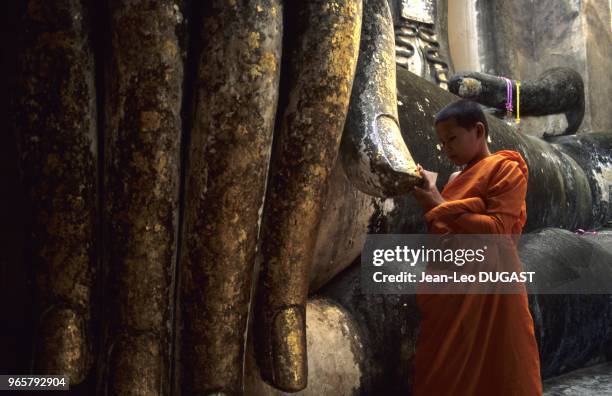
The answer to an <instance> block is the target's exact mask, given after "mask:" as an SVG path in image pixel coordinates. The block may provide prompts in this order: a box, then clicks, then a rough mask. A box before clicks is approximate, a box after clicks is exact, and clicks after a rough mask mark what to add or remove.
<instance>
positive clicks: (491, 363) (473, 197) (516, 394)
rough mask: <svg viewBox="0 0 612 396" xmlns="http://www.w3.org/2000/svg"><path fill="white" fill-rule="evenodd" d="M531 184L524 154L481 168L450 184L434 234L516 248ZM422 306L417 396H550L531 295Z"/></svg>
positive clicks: (433, 220) (432, 213) (426, 299)
mask: <svg viewBox="0 0 612 396" xmlns="http://www.w3.org/2000/svg"><path fill="white" fill-rule="evenodd" d="M527 180H528V170H527V165H526V163H525V161H524V160H523V158H522V157H521V155H520V154H519V153H518V152H516V151H511V150H501V151H498V152H496V153H494V154H492V155H490V156H487V157H485V158H483V159H481V160H479V161H478V162H476V163H475V164H473V165H471V166H470V167H469V168H467V169H465V170H464V171H462V172H461V173H460V174H459V175H458V176H457V177H455V178H454V179H453V180H451V181H450V182H449V183H447V185H446V186H445V187H444V189H443V190H442V192H441V195H442V197H443V198H444V199H445V200H446V201H447V202H445V203H443V204H440V205H438V206H436V207H434V208H433V209H431V210H429V211H428V212H427V213H426V214H425V219H426V221H427V223H428V226H429V230H430V232H431V233H436V234H514V235H512V239H513V241H514V242H515V243H516V241H517V239H518V236H519V235H520V233H521V231H522V228H523V226H524V224H525V221H526V219H527V210H526V205H525V195H526V192H527ZM511 245H512V244H511ZM512 249H513V251H514V253H516V250H515V247H514V245H512ZM515 257H516V260H517V264H518V265H519V266H520V262H519V261H518V254H515ZM417 304H418V307H419V310H420V311H421V314H422V319H421V324H420V332H419V339H418V343H417V351H416V356H415V372H414V387H413V394H414V395H416V396H434V395H435V396H443V395H455V396H457V395H495V396H505V395H507V396H511V395H512V396H537V395H541V394H542V382H541V377H540V359H539V352H538V347H537V344H536V339H535V332H534V324H533V318H532V316H531V313H530V312H529V306H528V302H527V295H526V293H522V294H461V295H457V294H418V295H417Z"/></svg>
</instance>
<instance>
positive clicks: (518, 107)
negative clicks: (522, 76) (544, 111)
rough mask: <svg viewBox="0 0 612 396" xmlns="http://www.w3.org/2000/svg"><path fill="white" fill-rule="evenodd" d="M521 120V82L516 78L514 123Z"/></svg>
mask: <svg viewBox="0 0 612 396" xmlns="http://www.w3.org/2000/svg"><path fill="white" fill-rule="evenodd" d="M520 122H521V82H520V81H518V80H516V123H517V124H519V123H520Z"/></svg>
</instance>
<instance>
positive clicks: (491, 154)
mask: <svg viewBox="0 0 612 396" xmlns="http://www.w3.org/2000/svg"><path fill="white" fill-rule="evenodd" d="M495 154H496V153H490V154H489V155H485V156H484V157H482V158H481V159H479V160H478V161H476V162H474V163H473V164H472V165H470V166H466V167H465V168H464V169H462V170H461V172H459V175H461V174H463V173H464V172H466V171H468V170H470V169H472V168H473V167H474V166H475V165H477V164H479V163H481V162H482V160H484V159H487V158H489V157H492V156H494V155H495ZM459 175H457V176H459Z"/></svg>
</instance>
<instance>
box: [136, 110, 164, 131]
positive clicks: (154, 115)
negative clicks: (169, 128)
mask: <svg viewBox="0 0 612 396" xmlns="http://www.w3.org/2000/svg"><path fill="white" fill-rule="evenodd" d="M160 125H161V116H160V115H159V113H158V112H156V111H143V112H142V113H140V128H141V129H142V130H143V131H155V130H157V129H159V127H160Z"/></svg>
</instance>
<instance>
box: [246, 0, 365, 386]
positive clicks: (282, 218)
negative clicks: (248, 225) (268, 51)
mask: <svg viewBox="0 0 612 396" xmlns="http://www.w3.org/2000/svg"><path fill="white" fill-rule="evenodd" d="M295 10H296V12H295V14H293V18H295V19H291V20H290V21H289V22H287V24H288V25H293V26H295V29H296V31H297V32H298V33H297V35H296V36H295V37H294V39H295V42H293V43H292V45H294V46H291V47H290V49H288V50H287V51H285V54H286V56H288V57H289V59H290V65H288V66H289V69H288V70H287V76H288V77H289V76H290V78H288V86H287V92H288V95H287V103H286V104H285V105H284V108H283V109H282V114H283V115H282V118H281V119H280V122H279V124H280V127H279V129H278V130H277V134H276V135H275V138H274V149H273V155H272V162H271V164H270V178H269V185H268V189H267V192H266V200H265V208H264V218H263V224H262V232H261V235H262V242H261V246H262V258H263V260H262V266H261V275H260V283H259V289H258V297H257V301H256V309H257V312H256V318H257V319H256V327H255V330H256V337H257V343H256V345H255V347H256V355H257V360H258V365H259V367H260V368H261V370H262V377H263V378H264V380H266V381H267V382H269V383H271V384H273V385H274V386H275V387H277V388H279V389H283V390H287V391H298V390H300V389H302V388H304V387H305V386H306V381H307V361H306V338H305V337H306V334H305V330H306V329H305V320H306V318H305V315H304V309H305V304H306V298H307V295H308V281H309V273H310V264H311V261H312V257H313V248H314V245H315V242H316V235H317V228H318V226H319V222H320V216H321V206H322V200H323V193H324V187H325V183H326V182H327V180H328V176H329V174H330V171H331V168H332V166H333V164H334V161H335V160H336V156H337V152H338V147H339V144H340V138H341V135H342V129H343V127H344V122H345V118H346V112H347V110H348V104H349V98H350V93H351V88H352V84H353V77H354V73H355V66H356V64H357V55H358V50H359V34H360V30H361V10H362V7H361V1H354V0H349V1H328V0H318V1H309V2H304V3H300V4H299V5H296V9H295Z"/></svg>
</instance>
